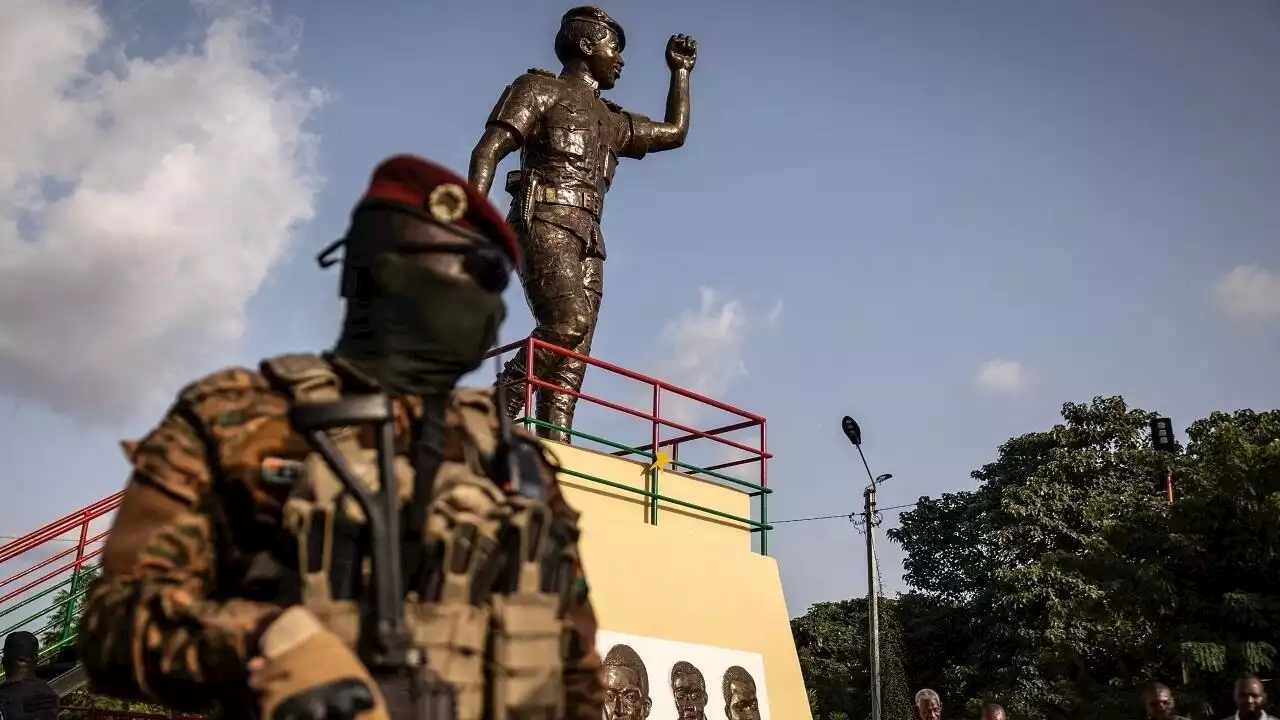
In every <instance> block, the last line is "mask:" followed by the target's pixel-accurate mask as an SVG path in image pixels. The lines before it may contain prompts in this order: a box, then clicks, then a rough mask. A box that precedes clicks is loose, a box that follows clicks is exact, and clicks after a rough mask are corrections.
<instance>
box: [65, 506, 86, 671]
mask: <svg viewBox="0 0 1280 720" xmlns="http://www.w3.org/2000/svg"><path fill="white" fill-rule="evenodd" d="M88 544H89V517H88V513H86V514H85V517H84V522H83V523H82V524H81V525H80V540H79V541H78V542H77V543H76V562H75V565H72V566H71V589H70V590H69V591H67V602H66V611H65V613H66V614H65V615H63V617H62V634H61V636H60V637H59V638H58V642H60V643H62V644H63V646H64V647H65V645H66V642H67V640H69V639H70V638H71V629H72V628H74V627H75V615H76V606H77V605H79V604H80V603H79V598H78V597H77V593H78V592H79V591H80V575H81V573H82V572H83V571H84V567H83V566H84V551H85V549H86V546H87V545H88Z"/></svg>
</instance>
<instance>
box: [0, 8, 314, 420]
mask: <svg viewBox="0 0 1280 720" xmlns="http://www.w3.org/2000/svg"><path fill="white" fill-rule="evenodd" d="M197 5H198V8H199V9H200V10H201V12H202V13H204V14H205V17H207V18H208V20H209V24H208V27H207V32H206V34H205V37H204V39H203V42H202V43H201V44H200V45H199V46H197V47H194V48H189V49H187V50H185V51H182V52H175V53H172V54H168V55H165V56H162V57H157V58H152V59H145V58H139V57H130V56H128V54H127V53H125V52H121V51H119V45H118V43H117V40H116V38H115V37H114V36H113V34H112V28H111V27H110V26H109V25H108V23H107V21H106V19H105V18H104V17H103V16H102V15H101V14H100V12H99V11H98V8H97V5H96V4H95V3H92V2H88V1H87V0H4V4H3V10H0V307H2V308H4V310H3V313H0V393H4V394H7V395H10V396H13V397H21V398H27V399H32V400H36V401H39V402H42V403H45V404H47V405H48V406H50V407H51V408H53V409H54V410H56V411H59V412H62V413H65V414H67V415H70V416H72V417H76V418H78V419H81V420H86V421H91V422H95V421H97V422H103V421H112V420H118V419H121V418H123V417H126V416H128V415H130V414H131V413H132V412H133V411H135V410H137V409H139V408H140V407H142V406H144V405H146V404H148V403H149V402H150V401H152V400H154V399H157V397H158V396H157V395H156V392H159V393H160V395H168V394H170V393H172V392H173V390H174V389H175V383H180V382H181V380H182V379H185V378H183V377H182V376H185V375H190V374H191V373H193V372H196V371H198V370H200V369H205V368H208V367H209V366H210V358H214V362H216V361H217V358H220V357H225V356H226V355H227V354H228V352H229V350H230V349H231V348H233V347H234V345H235V344H236V343H237V341H239V340H240V339H241V338H242V336H243V334H244V330H245V314H244V310H245V306H246V304H247V303H248V301H249V299H250V298H251V297H252V296H253V295H254V293H255V292H256V291H257V290H258V288H259V287H260V286H261V285H262V283H263V281H264V279H265V278H266V277H267V275H268V273H269V272H270V271H271V269H272V268H273V266H275V265H276V264H277V263H278V262H279V261H280V260H281V259H282V257H283V256H284V255H285V253H286V251H287V250H288V248H289V246H290V243H291V241H292V239H293V237H294V231H295V230H296V229H297V227H298V225H299V224H300V223H302V222H304V221H306V220H308V219H309V218H310V217H311V216H312V212H313V207H314V200H315V194H316V191H317V188H318V184H319V178H318V177H317V176H316V174H315V169H314V165H313V162H312V158H313V153H314V148H315V142H316V139H315V138H314V137H313V136H311V135H309V134H307V133H306V132H304V130H303V127H304V124H305V122H306V121H307V120H308V118H309V117H310V116H311V115H312V113H313V111H314V110H315V109H316V108H317V107H318V106H319V105H320V104H321V103H322V102H323V100H324V98H323V96H322V94H321V93H320V92H319V91H318V90H315V89H310V88H306V87H302V86H300V85H299V84H298V83H297V82H296V79H295V78H293V77H292V76H291V75H289V74H288V73H287V72H286V71H285V70H283V69H282V68H284V67H285V66H287V64H288V61H289V60H290V54H291V52H292V49H293V48H292V46H291V45H290V44H289V42H288V40H289V38H282V37H280V36H279V35H278V33H276V35H275V36H274V37H270V36H269V35H270V34H271V33H272V32H274V31H273V25H272V24H271V18H269V17H268V15H267V13H266V11H265V10H263V9H260V8H257V7H254V6H252V5H251V3H247V2H236V3H235V4H234V5H231V4H224V3H219V2H214V1H211V0H198V2H197ZM294 39H296V38H294ZM153 390H154V391H153Z"/></svg>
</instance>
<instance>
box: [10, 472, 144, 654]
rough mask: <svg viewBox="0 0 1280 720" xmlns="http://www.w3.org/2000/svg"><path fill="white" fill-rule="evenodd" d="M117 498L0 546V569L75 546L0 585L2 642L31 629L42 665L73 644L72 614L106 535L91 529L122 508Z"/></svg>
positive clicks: (109, 499)
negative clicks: (47, 550) (38, 553)
mask: <svg viewBox="0 0 1280 720" xmlns="http://www.w3.org/2000/svg"><path fill="white" fill-rule="evenodd" d="M120 495H121V494H120V493H116V494H115V495H112V496H110V497H107V498H104V499H102V500H99V501H98V502H96V503H94V504H92V505H90V506H88V507H85V508H82V509H80V510H77V511H76V512H74V513H71V514H70V515H67V516H65V517H62V518H59V519H58V520H55V521H53V522H51V523H49V524H48V525H45V526H44V527H41V528H39V529H37V530H34V531H32V532H29V533H27V534H26V535H23V536H22V537H19V538H16V539H14V540H12V541H10V542H8V543H5V544H4V545H3V546H0V568H3V567H5V566H6V565H8V564H10V563H11V562H12V561H13V560H16V559H19V558H25V557H28V556H29V555H28V554H29V553H31V552H33V551H38V550H40V549H42V548H46V547H48V546H50V545H53V544H55V543H74V544H73V545H71V546H70V547H67V548H65V549H63V550H61V551H59V552H55V553H54V554H52V555H50V556H49V557H48V558H45V559H44V560H41V561H40V562H38V563H35V564H34V565H32V566H30V567H28V568H25V569H23V570H21V571H19V572H17V573H15V574H13V575H10V576H8V577H6V578H4V579H3V580H0V593H3V594H0V637H3V636H6V635H8V634H9V633H11V632H14V631H15V630H30V631H31V632H33V633H35V635H36V636H37V637H39V638H40V639H41V648H40V658H41V660H49V659H52V658H54V657H57V656H58V655H59V654H60V653H61V652H62V651H63V650H64V649H67V648H68V647H69V646H70V645H71V644H72V643H74V642H75V633H76V626H75V620H76V610H77V608H78V607H79V605H80V600H81V599H82V598H83V597H84V594H85V591H86V590H87V589H88V580H89V579H90V578H91V577H92V573H93V572H94V570H95V569H96V568H95V564H93V563H94V561H95V560H96V559H97V557H98V556H99V555H100V554H101V553H102V542H103V540H104V539H105V538H106V534H107V533H106V531H105V530H104V531H102V532H98V533H96V534H92V535H91V534H90V526H91V525H92V524H93V523H94V521H96V520H99V519H102V521H103V523H102V524H105V517H106V516H107V515H108V514H110V513H112V512H114V511H115V509H116V508H117V507H118V506H119V505H120ZM68 535H70V536H73V537H74V538H75V539H74V540H72V539H71V538H69V537H67V536H68ZM50 596H52V597H50ZM15 618H17V619H15ZM38 623H39V624H38Z"/></svg>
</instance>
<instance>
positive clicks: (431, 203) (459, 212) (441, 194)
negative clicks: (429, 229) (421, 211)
mask: <svg viewBox="0 0 1280 720" xmlns="http://www.w3.org/2000/svg"><path fill="white" fill-rule="evenodd" d="M427 209H428V210H430V211H431V217H433V218H435V219H436V220H439V221H440V222H442V223H455V222H457V221H459V220H461V219H462V216H463V215H466V214H467V193H466V191H465V190H463V189H462V188H461V187H459V186H458V185H455V184H454V183H445V184H443V185H439V186H437V187H436V189H434V190H432V191H431V195H430V196H428V197H427Z"/></svg>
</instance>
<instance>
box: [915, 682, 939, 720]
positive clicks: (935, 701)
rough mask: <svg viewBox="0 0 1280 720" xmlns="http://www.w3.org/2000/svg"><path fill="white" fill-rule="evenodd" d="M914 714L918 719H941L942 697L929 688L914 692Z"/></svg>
mask: <svg viewBox="0 0 1280 720" xmlns="http://www.w3.org/2000/svg"><path fill="white" fill-rule="evenodd" d="M916 714H917V715H918V716H919V717H920V720H941V718H942V698H940V697H938V693H936V692H934V691H932V690H930V689H929V688H925V689H923V690H921V691H920V692H918V693H916Z"/></svg>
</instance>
